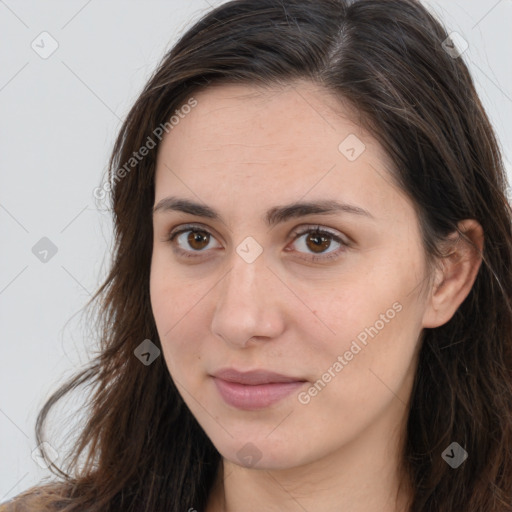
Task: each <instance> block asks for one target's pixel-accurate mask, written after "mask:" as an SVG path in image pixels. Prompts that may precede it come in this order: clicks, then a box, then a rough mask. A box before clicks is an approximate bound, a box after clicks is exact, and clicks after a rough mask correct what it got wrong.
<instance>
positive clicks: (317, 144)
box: [155, 82, 401, 209]
mask: <svg viewBox="0 0 512 512" xmlns="http://www.w3.org/2000/svg"><path fill="white" fill-rule="evenodd" d="M192 96H193V98H194V99H195V100H196V101H197V105H196V106H195V107H194V108H192V109H191V110H190V111H189V112H188V113H187V114H186V115H182V116H180V117H181V118H180V121H179V123H178V124H176V125H175V126H174V127H173V129H172V130H171V131H170V132H169V133H168V134H166V135H165V137H164V139H163V140H162V143H161V145H160V147H159V150H158V160H157V171H156V181H155V186H156V199H157V200H158V199H159V198H160V199H161V198H162V197H164V196H165V195H167V194H170V193H172V194H175V192H176V191H177V190H178V191H179V192H181V195H186V196H187V197H189V198H191V199H192V198H194V196H196V197H195V198H194V199H197V198H200V199H201V200H205V201H206V200H207V199H208V202H209V203H216V201H215V198H216V197H218V196H219V194H221V195H223V197H224V199H228V200H229V201H230V202H235V201H236V198H239V200H240V201H244V198H246V199H248V200H249V199H250V198H249V195H250V193H252V194H253V195H259V197H260V201H265V198H267V197H269V198H270V197H271V196H272V197H275V196H276V195H278V196H279V199H280V201H281V202H287V201H292V200H297V199H298V198H302V197H304V196H306V195H307V196H308V197H307V199H318V198H319V197H320V196H324V195H325V193H327V192H331V195H333V191H337V193H338V196H339V195H340V194H341V195H343V194H345V195H351V199H357V200H359V201H360V202H361V203H366V204H367V205H369V204H371V203H372V201H373V202H375V201H378V200H381V201H382V200H387V201H389V200H392V198H393V197H392V196H393V195H397V194H399V195H400V194H401V191H400V190H399V189H397V187H396V186H395V185H394V184H393V183H392V178H391V175H390V174H389V170H390V169H391V168H392V163H391V161H390V159H389V158H388V156H387V155H386V153H385V152H384V150H383V149H382V147H381V146H380V145H379V144H378V142H377V141H376V140H375V139H374V138H373V137H372V136H371V135H370V134H369V133H368V132H367V131H366V130H365V129H364V128H363V127H362V126H361V124H360V123H358V113H357V111H356V110H355V109H353V108H352V107H350V106H349V105H348V104H347V103H344V102H342V101H341V100H340V99H338V98H335V97H334V96H333V95H332V94H331V93H329V92H328V91H326V90H325V89H323V88H322V87H321V86H319V85H316V84H312V83H308V82H299V83H294V84H291V85H288V86H276V87H274V88H262V87H257V86H252V85H241V84H222V85H216V86H209V87H208V88H206V89H203V90H201V91H199V92H197V93H195V94H193V95H192ZM347 151H348V152H347ZM354 157H355V158H354ZM338 198H339V199H343V197H338ZM217 202H218V201H217ZM368 209H369V208H368Z"/></svg>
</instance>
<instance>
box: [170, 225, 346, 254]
mask: <svg viewBox="0 0 512 512" xmlns="http://www.w3.org/2000/svg"><path fill="white" fill-rule="evenodd" d="M187 231H196V232H199V233H206V234H208V235H210V236H212V237H213V235H212V233H210V232H209V231H208V230H207V229H205V228H203V227H202V226H200V225H197V224H187V225H185V226H182V227H181V229H179V230H178V231H171V232H170V233H169V234H168V235H167V237H166V239H165V241H167V242H170V243H171V244H172V245H175V243H174V239H175V238H176V237H177V236H178V235H181V234H182V233H186V232H187ZM311 233H313V234H315V235H324V236H327V237H329V238H331V239H332V240H334V241H335V242H337V243H339V244H340V246H341V247H340V248H339V249H337V250H335V251H331V252H329V253H324V255H320V256H318V255H316V254H312V255H310V256H309V257H307V258H302V259H306V260H308V261H312V262H318V261H323V262H325V261H332V260H336V259H338V258H339V257H340V256H341V253H342V252H345V250H346V249H347V248H348V247H350V244H349V243H348V242H346V241H345V240H343V239H342V238H340V237H339V236H337V235H335V234H334V233H331V232H330V231H327V230H325V229H322V228H321V226H308V227H307V228H305V229H302V230H299V229H297V230H296V231H294V232H293V233H292V235H293V236H294V239H293V242H295V241H296V240H298V239H299V238H300V237H301V236H303V235H306V234H311ZM174 250H175V251H176V252H177V253H178V254H179V255H180V256H184V257H185V258H200V257H202V255H201V253H202V252H204V251H186V250H183V249H180V248H179V247H175V248H174ZM191 252H192V254H191ZM194 252H195V253H196V254H193V253H194Z"/></svg>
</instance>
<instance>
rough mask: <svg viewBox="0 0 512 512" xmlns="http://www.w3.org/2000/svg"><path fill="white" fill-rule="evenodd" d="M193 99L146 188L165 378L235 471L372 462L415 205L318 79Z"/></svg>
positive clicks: (383, 419)
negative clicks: (355, 457)
mask: <svg viewBox="0 0 512 512" xmlns="http://www.w3.org/2000/svg"><path fill="white" fill-rule="evenodd" d="M194 98H195V99H196V101H197V105H196V106H195V107H194V108H192V109H190V111H189V109H187V112H188V111H189V113H187V114H186V115H182V116H181V118H180V120H179V123H178V124H176V125H175V126H174V127H173V129H172V130H171V131H170V132H169V133H168V134H167V135H166V137H165V138H164V139H163V141H162V144H161V146H160V148H159V153H158V162H157V170H156V182H155V211H154V246H153V256H152V266H151V302H152V308H153V312H154V316H155V320H156V324H157V328H158V333H159V337H160V340H161V343H162V347H163V356H164V358H165V361H166V364H167V366H168V369H169V372H170V374H171V376H172V378H173V380H174V382H175V383H176V385H177V387H178V389H179V391H180V393H181V395H182V397H183V399H184V401H185V402H186V403H187V405H188V407H189V408H190V410H191V411H192V413H193V414H194V416H195V417H196V418H197V420H198V421H199V423H200V424H201V426H202V427H203V429H204V430H205V432H206V434H207V435H208V436H209V438H210V439H211V440H212V442H213V444H214V445H215V446H216V448H217V449H218V450H219V452H220V453H221V454H222V455H223V456H224V457H225V458H226V459H228V460H230V461H232V462H234V463H236V464H239V465H242V466H244V465H245V466H249V467H256V468H269V469H278V468H291V467H296V466H299V465H302V464H306V463H311V462H314V461H317V460H319V459H322V458H326V457H328V456H332V455H333V454H335V453H341V452H340V451H343V450H348V449H352V448H354V447H356V446H358V443H359V446H363V444H362V443H364V447H365V450H366V451H367V452H368V456H370V457H373V456H375V457H377V456H378V451H379V450H381V451H382V447H383V446H387V443H388V441H389V440H390V438H391V437H393V436H394V435H395V434H396V433H398V431H399V430H400V429H401V428H403V421H404V418H405V416H406V403H407V401H408V398H409V395H410V391H411V385H412V382H413V377H414V372H415V370H416V361H417V350H418V347H419V337H420V334H421V331H422V327H423V324H424V317H425V314H426V311H427V307H428V305H427V298H426V297H427V296H428V294H427V293H425V288H426V260H425V254H424V250H423V247H422V242H421V236H420V231H419V224H418V219H417V216H416V214H415V211H414V209H413V206H412V203H411V202H410V201H409V200H408V199H407V198H406V197H405V196H404V194H403V193H402V192H401V191H400V190H399V189H398V188H397V187H396V186H395V185H394V184H393V181H392V179H391V176H390V174H389V172H388V171H387V170H386V167H388V168H389V166H390V162H389V160H388V159H387V157H386V155H385V154H384V152H383V150H382V148H381V147H380V146H379V145H378V144H377V142H376V141H375V140H374V139H373V138H372V137H371V136H370V135H369V134H368V133H367V132H365V131H364V130H363V129H362V128H361V126H359V125H358V123H357V121H354V120H350V119H357V116H356V115H354V112H349V111H348V110H345V109H344V108H343V107H342V106H341V104H340V103H338V102H337V101H336V100H335V99H334V98H333V97H331V96H329V95H328V94H327V93H326V92H325V91H324V90H323V89H320V88H319V87H315V86H313V85H312V84H308V83H304V82H301V83H298V84H297V85H296V86H295V87H291V86H290V87H288V88H283V89H278V88H276V89H272V90H266V92H262V90H261V89H256V88H253V87H249V86H242V85H222V86H215V87H210V88H209V89H207V90H204V91H202V92H200V93H198V94H196V95H194ZM349 116H351V117H350V118H349ZM335 203H336V204H335ZM194 205H195V206H194ZM315 205H316V206H315ZM317 228H318V230H320V232H319V233H315V230H316V229H317ZM170 238H172V241H171V240H169V239H170ZM223 372H224V373H223ZM237 372H239V373H237ZM247 372H253V373H247ZM254 372H256V373H254ZM246 373H247V374H246ZM240 374H242V375H240ZM275 374H278V375H275Z"/></svg>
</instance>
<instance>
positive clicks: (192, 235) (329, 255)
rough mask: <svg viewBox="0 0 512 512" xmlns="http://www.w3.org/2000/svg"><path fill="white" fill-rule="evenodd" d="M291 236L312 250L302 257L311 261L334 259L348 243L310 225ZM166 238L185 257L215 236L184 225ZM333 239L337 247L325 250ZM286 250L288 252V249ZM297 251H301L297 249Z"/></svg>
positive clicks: (192, 256) (196, 227) (300, 244)
mask: <svg viewBox="0 0 512 512" xmlns="http://www.w3.org/2000/svg"><path fill="white" fill-rule="evenodd" d="M305 235H307V236H305ZM293 236H294V240H293V242H294V243H297V242H298V245H299V246H301V247H302V248H305V249H307V250H311V251H312V253H310V256H309V257H307V258H304V259H308V260H312V261H317V260H322V259H323V260H329V259H335V258H337V257H338V256H339V255H340V253H341V252H343V251H344V250H345V248H346V247H348V246H349V243H348V242H346V241H344V240H343V239H342V238H341V237H339V236H338V235H336V234H334V233H331V232H330V231H326V230H324V229H321V228H320V227H319V226H315V227H310V228H308V229H305V230H302V231H300V232H294V233H293ZM167 240H168V241H169V242H171V243H172V244H173V245H176V246H177V248H176V251H177V252H178V254H180V255H183V256H185V257H187V258H195V257H199V256H201V255H200V254H197V253H203V252H205V251H204V249H206V248H208V245H209V244H210V242H211V241H212V240H215V238H214V236H213V235H212V234H211V233H210V232H209V231H207V230H206V229H204V228H202V227H200V226H185V227H184V228H182V229H180V230H179V231H174V232H171V233H170V234H169V236H168V239H167ZM333 241H334V243H336V244H338V246H339V247H338V249H334V250H331V251H328V252H327V249H330V248H331V245H332V243H333ZM187 244H188V247H190V248H191V249H192V250H191V251H190V250H188V249H183V246H184V245H187ZM219 247H221V246H220V244H219V245H217V246H216V247H210V249H215V248H219ZM286 250H287V252H290V250H289V249H286ZM299 252H302V251H300V250H299ZM193 253H196V254H193ZM324 255H325V256H324Z"/></svg>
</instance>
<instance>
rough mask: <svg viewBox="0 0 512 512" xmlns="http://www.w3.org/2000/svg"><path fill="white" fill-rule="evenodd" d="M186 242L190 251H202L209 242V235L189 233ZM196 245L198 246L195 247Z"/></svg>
mask: <svg viewBox="0 0 512 512" xmlns="http://www.w3.org/2000/svg"><path fill="white" fill-rule="evenodd" d="M187 242H188V243H189V245H190V247H192V249H195V250H197V251H199V250H201V249H204V248H205V247H206V246H207V245H208V243H209V242H210V234H209V233H207V232H206V231H191V232H190V234H189V235H188V237H187ZM196 244H198V246H196ZM201 244H202V245H201Z"/></svg>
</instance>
